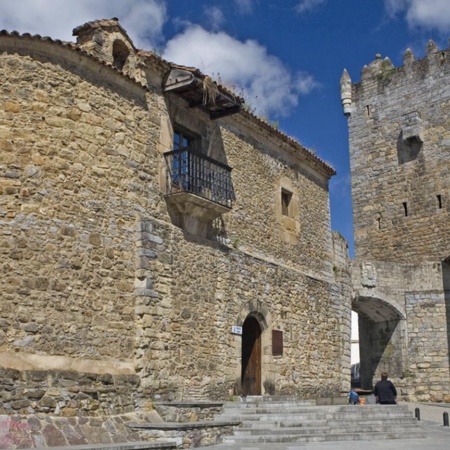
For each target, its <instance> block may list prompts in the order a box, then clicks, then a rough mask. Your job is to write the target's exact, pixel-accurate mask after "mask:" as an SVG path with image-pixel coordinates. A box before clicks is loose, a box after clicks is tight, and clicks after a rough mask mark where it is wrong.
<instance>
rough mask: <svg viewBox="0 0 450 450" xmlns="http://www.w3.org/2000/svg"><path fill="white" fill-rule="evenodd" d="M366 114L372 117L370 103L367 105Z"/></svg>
mask: <svg viewBox="0 0 450 450" xmlns="http://www.w3.org/2000/svg"><path fill="white" fill-rule="evenodd" d="M366 115H367V117H370V105H366Z"/></svg>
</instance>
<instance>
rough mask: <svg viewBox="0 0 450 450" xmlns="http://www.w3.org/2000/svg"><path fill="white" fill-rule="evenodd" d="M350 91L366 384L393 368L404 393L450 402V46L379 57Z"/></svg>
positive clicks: (346, 90) (347, 83)
mask: <svg viewBox="0 0 450 450" xmlns="http://www.w3.org/2000/svg"><path fill="white" fill-rule="evenodd" d="M341 98H342V104H343V107H344V114H345V115H346V116H347V117H348V126H349V139H350V165H351V178H352V201H353V222H354V233H355V256H356V258H355V260H354V261H353V286H354V289H355V291H354V299H353V309H354V310H355V311H356V312H358V313H359V339H360V353H361V369H360V370H361V372H360V373H361V381H362V384H363V386H365V387H371V386H372V383H373V382H374V381H375V380H376V379H378V378H379V374H380V371H381V370H387V371H388V372H389V373H390V376H391V378H392V379H393V380H394V382H395V383H396V384H397V386H399V387H400V388H401V392H402V395H403V397H405V398H407V399H411V400H420V401H430V400H431V401H447V402H450V373H449V367H450V365H449V343H450V293H449V292H450V281H449V280H450V276H449V274H450V271H449V267H450V265H449V259H448V258H449V257H450V220H449V213H450V177H449V173H450V158H449V152H450V115H449V111H450V50H449V49H447V50H439V49H438V48H437V46H436V44H435V43H434V42H432V41H430V42H429V44H428V46H427V49H426V56H425V57H424V58H423V59H420V60H415V57H414V55H413V53H412V52H411V50H409V49H408V50H407V51H406V52H405V54H404V65H403V67H398V68H397V67H394V66H393V65H392V63H391V61H390V60H389V58H385V59H381V57H380V56H379V55H377V57H376V59H375V61H373V62H372V63H370V64H369V65H368V66H365V67H364V68H363V70H362V73H361V81H360V82H358V83H355V84H352V83H351V80H350V76H349V74H348V73H347V72H346V71H344V74H343V75H342V78H341Z"/></svg>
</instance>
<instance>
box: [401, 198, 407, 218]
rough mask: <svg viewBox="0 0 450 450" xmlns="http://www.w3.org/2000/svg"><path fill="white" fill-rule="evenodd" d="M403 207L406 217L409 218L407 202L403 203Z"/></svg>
mask: <svg viewBox="0 0 450 450" xmlns="http://www.w3.org/2000/svg"><path fill="white" fill-rule="evenodd" d="M402 205H403V212H404V214H405V217H408V204H407V203H406V202H403V203H402Z"/></svg>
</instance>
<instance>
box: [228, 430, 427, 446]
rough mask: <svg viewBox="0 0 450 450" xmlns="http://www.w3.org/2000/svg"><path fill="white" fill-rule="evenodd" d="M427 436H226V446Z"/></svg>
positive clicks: (393, 433)
mask: <svg viewBox="0 0 450 450" xmlns="http://www.w3.org/2000/svg"><path fill="white" fill-rule="evenodd" d="M425 437H426V435H425V434H424V433H423V432H422V431H420V430H409V431H408V432H407V433H403V432H398V431H396V430H390V431H389V432H385V433H379V432H359V433H353V434H348V433H342V432H340V433H324V432H321V433H316V434H310V435H303V436H301V435H298V434H285V435H282V436H277V435H273V434H267V435H264V436H242V437H241V436H224V438H223V443H224V444H257V443H260V444H261V443H273V444H276V443H285V442H296V443H298V442H325V441H327V442H333V441H335V442H336V441H371V440H387V439H420V438H425Z"/></svg>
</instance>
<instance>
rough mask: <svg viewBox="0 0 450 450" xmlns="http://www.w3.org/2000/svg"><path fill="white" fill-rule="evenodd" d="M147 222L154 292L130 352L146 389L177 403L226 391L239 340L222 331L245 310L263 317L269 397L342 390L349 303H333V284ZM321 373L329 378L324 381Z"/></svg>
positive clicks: (235, 376)
mask: <svg viewBox="0 0 450 450" xmlns="http://www.w3.org/2000/svg"><path fill="white" fill-rule="evenodd" d="M146 228H147V229H149V230H150V229H151V230H152V231H151V232H152V233H153V234H154V235H155V236H160V237H161V241H160V242H161V244H160V251H159V253H158V258H155V259H152V261H151V263H150V266H149V270H148V272H147V273H148V279H151V284H152V286H153V289H154V290H155V291H157V292H158V295H157V296H155V295H154V294H153V293H152V292H153V291H152V292H148V293H147V296H145V297H142V302H143V303H144V304H145V306H144V305H143V306H141V307H138V310H139V312H138V316H139V319H138V320H137V326H138V327H139V328H140V329H141V331H140V332H139V334H140V336H141V339H140V340H139V347H140V350H139V352H140V353H141V354H142V355H143V359H142V360H143V361H148V365H147V366H146V367H144V368H143V369H144V370H143V373H142V374H141V376H142V381H143V384H144V385H145V387H146V388H147V389H148V391H149V392H158V393H159V395H161V396H162V397H163V398H166V399H177V400H179V399H182V398H191V399H195V398H210V399H223V398H228V397H229V396H230V395H233V394H234V393H235V385H236V382H238V381H239V379H240V371H241V367H240V356H241V337H240V336H238V335H234V334H232V333H231V327H232V326H233V325H242V323H243V321H244V319H245V317H246V316H247V314H249V313H251V312H260V313H261V314H265V318H266V321H267V328H266V329H265V330H264V331H263V350H262V352H263V355H262V359H263V380H264V381H269V382H273V383H274V385H275V388H276V392H277V393H284V394H293V395H300V396H302V397H312V396H316V395H324V394H325V393H330V392H340V391H341V390H342V387H341V385H342V384H343V382H342V379H343V377H344V374H343V370H342V365H343V364H344V363H345V357H344V356H343V345H344V343H346V342H347V341H346V340H345V338H343V337H342V335H341V334H340V332H341V331H342V330H343V328H344V327H343V324H345V323H346V322H345V321H344V320H343V318H342V317H343V316H344V314H346V316H348V314H349V311H350V308H349V305H347V307H345V306H342V305H341V304H340V302H341V301H342V300H341V296H340V295H338V294H337V293H336V292H334V289H335V288H334V286H333V284H331V283H328V282H324V281H323V280H320V279H314V278H311V277H309V276H307V275H305V274H304V273H302V272H300V271H298V270H295V269H294V268H292V267H289V266H285V265H284V264H280V263H276V262H273V261H269V260H267V259H264V258H263V257H262V256H261V255H258V257H257V258H255V256H254V255H253V254H251V253H250V252H248V251H246V250H245V249H234V248H233V247H231V248H230V247H219V246H218V245H217V244H214V243H213V242H210V243H207V242H203V243H202V245H198V242H189V241H183V239H182V237H181V234H182V233H181V231H180V230H178V229H174V228H172V227H170V226H169V225H165V224H162V223H158V224H156V223H154V221H151V220H148V221H147V222H146ZM167 231H170V232H171V233H172V234H171V235H170V234H169V232H167ZM169 255H170V256H169ZM162 259H163V262H162ZM192 267H195V268H196V271H195V272H194V273H193V271H192ZM348 298H350V297H348ZM319 318H320V320H319ZM346 320H348V317H346ZM347 325H348V323H347ZM272 329H277V330H281V331H283V338H284V349H283V350H284V354H283V356H282V357H278V356H273V355H272V347H271V337H270V333H271V330H272ZM319 336H320V339H321V342H322V343H323V345H321V346H318V342H317V339H318V337H319ZM348 345H349V339H348ZM347 354H348V353H347ZM344 355H345V353H344ZM349 357H350V356H349V354H348V358H349ZM324 373H333V374H334V376H333V377H329V378H327V379H326V380H325V379H324V378H323V374H324ZM345 375H347V374H345Z"/></svg>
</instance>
